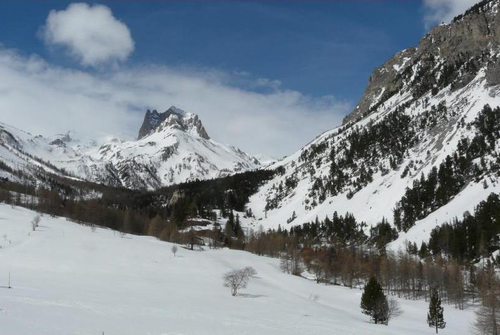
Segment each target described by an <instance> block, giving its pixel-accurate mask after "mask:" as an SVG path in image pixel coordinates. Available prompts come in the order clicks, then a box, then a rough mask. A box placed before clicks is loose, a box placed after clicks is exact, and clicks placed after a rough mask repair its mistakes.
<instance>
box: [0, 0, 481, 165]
mask: <svg viewBox="0 0 500 335" xmlns="http://www.w3.org/2000/svg"><path fill="white" fill-rule="evenodd" d="M475 2H476V1H475V0H423V1H416V0H415V1H390V0H388V1H382V0H357V1H352V0H351V1H348V0H344V1H333V0H332V1H187V2H186V1H184V2H181V1H150V2H148V1H123V2H121V1H105V2H95V1H94V2H68V1H3V2H0V77H1V78H2V81H1V82H0V122H5V123H8V124H10V125H13V126H16V127H18V128H20V129H23V130H26V131H29V132H31V133H32V134H43V135H51V134H55V133H61V132H66V131H68V130H76V131H77V132H79V133H81V134H85V135H88V136H91V137H102V136H105V135H114V136H118V137H123V138H125V139H133V138H134V137H136V136H137V132H138V129H139V127H140V125H141V123H142V119H143V117H144V113H145V111H146V109H157V110H159V111H163V110H166V109H168V108H169V107H170V106H172V105H174V106H176V107H178V108H181V109H183V110H185V111H187V112H192V113H196V114H198V115H199V116H200V119H201V120H202V122H203V124H204V125H205V128H206V129H207V131H208V133H209V135H210V136H211V137H212V138H213V139H215V140H217V141H220V142H224V143H229V144H232V145H235V146H237V147H239V148H241V149H242V150H245V151H247V152H249V153H253V154H256V153H261V154H268V155H271V156H274V157H277V158H279V157H282V156H283V155H287V154H291V153H292V152H294V151H296V150H298V149H300V148H301V147H302V146H303V145H305V144H306V143H308V142H309V141H310V140H312V139H313V138H314V137H316V136H317V135H319V134H320V133H322V132H324V131H326V130H329V129H332V128H334V127H335V126H338V125H339V124H340V123H341V121H342V118H343V117H344V116H345V115H346V114H348V113H349V112H350V111H351V110H352V108H353V107H354V106H355V105H356V103H357V101H358V100H359V98H360V97H361V95H362V94H363V91H364V89H365V88H366V85H367V83H368V78H369V76H370V74H371V72H372V71H373V69H374V68H375V67H376V66H379V65H381V64H383V63H384V62H385V61H386V60H387V59H388V58H390V57H391V56H392V55H393V54H395V53H396V52H398V51H400V50H402V49H404V48H407V47H409V46H413V45H416V44H417V43H418V41H419V39H420V38H421V37H422V36H424V35H425V33H426V32H427V31H428V30H429V29H431V28H432V27H433V26H434V25H436V24H438V23H441V22H449V21H450V20H451V19H452V18H453V17H454V16H456V15H457V14H459V13H461V12H463V11H464V10H465V9H467V8H468V7H470V6H471V5H473V4H474V3H475Z"/></svg>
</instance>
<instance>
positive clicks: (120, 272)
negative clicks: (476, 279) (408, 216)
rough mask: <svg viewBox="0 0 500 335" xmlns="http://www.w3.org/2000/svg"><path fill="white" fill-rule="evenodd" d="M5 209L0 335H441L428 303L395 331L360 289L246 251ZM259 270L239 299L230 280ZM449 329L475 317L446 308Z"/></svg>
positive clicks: (413, 308)
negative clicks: (365, 302) (375, 314)
mask: <svg viewBox="0 0 500 335" xmlns="http://www.w3.org/2000/svg"><path fill="white" fill-rule="evenodd" d="M35 214H36V213H34V212H32V211H30V210H27V209H23V208H19V207H10V206H7V205H4V204H0V244H1V245H2V248H1V249H0V264H1V266H0V285H7V282H8V276H9V273H10V274H11V280H12V281H11V284H12V287H13V289H6V288H0V309H1V311H0V334H11V335H13V334H35V333H36V334H51V335H57V334H102V333H104V334H339V335H340V334H342V335H343V334H399V335H401V334H403V335H404V334H419V335H420V334H434V330H433V329H432V328H429V327H428V326H427V324H426V313H427V303H426V302H424V301H409V300H400V303H401V305H402V308H403V310H404V314H403V315H402V316H401V317H399V318H398V319H396V320H394V321H393V322H391V323H390V325H389V326H383V325H375V324H372V323H370V322H369V320H368V317H367V316H365V315H363V314H361V312H360V308H359V302H360V298H361V291H360V290H357V289H348V288H343V287H338V286H326V285H322V284H321V285H319V284H316V283H315V282H313V281H310V280H307V279H304V278H300V277H295V276H292V275H288V274H284V273H282V272H280V270H279V261H278V260H276V259H271V258H267V257H259V256H256V255H252V254H250V253H247V252H243V251H235V250H227V249H225V250H206V251H188V250H185V249H183V248H180V250H179V252H178V254H177V257H174V256H173V254H172V253H171V251H170V249H171V247H172V244H170V243H166V242H161V241H158V240H156V239H154V238H151V237H139V236H129V235H127V236H126V237H124V238H122V237H120V234H118V233H116V232H114V231H112V230H106V229H97V230H96V231H95V232H92V231H91V229H90V228H89V227H88V226H83V225H78V224H75V223H72V222H70V221H67V220H66V219H64V218H51V217H49V216H43V217H42V221H41V223H40V227H39V228H38V230H37V231H35V232H33V231H31V223H30V221H31V220H32V218H33V217H34V216H35ZM245 266H252V267H254V268H255V269H256V270H257V272H258V274H257V277H256V278H253V279H252V280H251V281H250V284H249V286H248V288H247V289H245V290H242V291H240V293H241V294H240V295H239V296H237V297H232V296H231V295H230V292H229V290H228V289H227V288H224V287H223V286H222V275H223V273H224V272H226V271H228V270H231V269H233V268H241V267H245ZM445 319H446V321H447V327H446V329H444V330H442V331H440V334H467V333H468V332H470V324H471V323H472V321H473V311H472V310H470V309H469V310H466V311H459V310H456V309H454V308H453V307H451V306H447V305H446V306H445Z"/></svg>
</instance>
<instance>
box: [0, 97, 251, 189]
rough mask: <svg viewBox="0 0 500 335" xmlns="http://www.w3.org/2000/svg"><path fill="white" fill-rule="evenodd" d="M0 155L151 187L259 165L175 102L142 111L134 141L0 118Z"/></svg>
mask: <svg viewBox="0 0 500 335" xmlns="http://www.w3.org/2000/svg"><path fill="white" fill-rule="evenodd" d="M0 158H1V160H2V161H3V162H4V164H7V165H8V166H11V167H13V168H15V169H19V168H20V167H21V168H23V169H34V168H42V169H45V170H47V171H49V172H53V173H57V174H67V175H70V176H73V177H75V178H80V179H84V180H89V181H93V182H99V183H104V184H107V185H110V186H123V187H127V188H133V189H157V188H159V187H162V186H167V185H171V184H176V183H182V182H186V181H191V180H196V179H209V178H217V177H221V176H226V175H230V174H233V173H236V172H243V171H246V170H250V169H256V168H258V167H259V166H260V163H259V161H258V160H257V159H256V158H255V157H253V156H251V155H248V154H246V153H244V152H243V151H241V150H239V149H237V148H235V147H233V146H229V145H225V144H221V143H218V142H216V141H214V140H212V139H210V137H209V136H208V134H207V132H206V130H205V128H204V127H203V124H202V123H201V121H200V120H199V118H198V116H197V115H195V114H191V113H186V112H184V111H182V110H180V109H178V108H175V107H171V108H169V109H168V110H167V111H166V112H163V113H158V112H157V111H147V113H146V115H145V117H144V122H143V125H142V126H141V128H140V130H139V136H138V139H137V140H136V141H124V140H121V139H117V138H113V139H109V140H106V141H104V143H98V142H97V141H93V140H90V141H82V140H78V139H76V138H74V134H71V133H68V134H63V135H57V136H53V137H48V138H47V137H43V136H32V135H31V134H29V133H26V132H23V131H21V130H19V129H16V128H14V127H11V126H8V125H6V124H2V123H0ZM3 174H6V173H5V172H3ZM10 177H11V178H15V177H14V176H10Z"/></svg>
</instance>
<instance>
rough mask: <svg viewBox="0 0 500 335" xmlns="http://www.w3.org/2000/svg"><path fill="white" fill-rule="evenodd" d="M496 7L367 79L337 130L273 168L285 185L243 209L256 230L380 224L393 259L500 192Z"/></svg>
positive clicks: (435, 32)
mask: <svg viewBox="0 0 500 335" xmlns="http://www.w3.org/2000/svg"><path fill="white" fill-rule="evenodd" d="M499 6H500V1H499V0H489V1H483V2H481V3H480V4H478V5H476V6H474V7H472V8H471V9H470V10H468V11H467V12H466V13H464V14H463V15H460V16H459V17H457V18H455V20H454V21H453V22H452V23H450V24H448V25H440V26H437V27H435V28H434V29H432V30H431V31H430V32H429V33H428V34H427V35H426V36H425V37H424V38H423V39H422V40H421V41H420V43H419V45H418V47H414V48H409V49H406V50H403V51H401V52H399V53H397V54H396V55H394V56H393V57H392V58H391V59H389V60H388V61H387V62H386V63H385V64H383V65H382V66H380V67H379V68H377V69H375V71H374V72H373V74H372V75H371V76H370V80H369V84H368V87H367V89H366V91H365V94H364V96H363V97H362V98H361V100H360V102H359V103H358V105H357V106H356V108H355V109H354V110H353V111H352V113H351V114H349V115H348V116H346V118H345V119H344V123H343V125H342V126H340V127H338V128H336V129H333V130H331V131H328V132H326V133H324V134H322V135H320V136H318V137H317V138H316V139H314V140H313V141H312V142H310V143H309V144H308V145H306V146H305V147H304V148H302V149H301V150H299V151H298V152H296V153H294V154H293V155H291V156H289V157H287V158H285V159H283V160H281V161H279V162H277V163H275V164H273V165H271V166H270V167H269V168H270V169H273V168H279V169H280V171H281V174H279V175H276V177H275V178H274V179H272V180H271V181H269V182H266V184H265V185H264V186H262V187H261V188H260V190H259V192H258V193H257V194H255V195H254V196H253V197H252V198H251V201H250V203H249V205H248V207H249V208H250V209H251V210H252V212H253V213H254V214H255V215H256V218H257V220H259V221H258V222H259V223H261V224H262V225H263V226H264V227H265V228H270V227H275V228H276V227H277V226H278V225H281V226H282V227H284V228H287V227H291V226H293V225H299V224H302V223H305V222H310V221H314V220H315V219H316V218H319V219H320V220H323V219H325V217H326V216H329V217H330V218H331V217H332V215H333V213H334V212H335V211H337V212H338V213H339V214H342V215H343V214H345V213H346V212H350V213H353V214H354V216H355V217H356V218H357V219H358V220H361V221H365V222H367V223H368V227H370V226H371V225H374V224H376V223H378V222H381V221H382V219H383V218H385V219H387V220H388V221H389V222H390V223H392V224H393V225H395V226H396V227H397V228H398V229H399V230H400V234H399V239H398V241H396V242H394V243H393V247H395V248H396V247H399V246H402V245H403V242H404V241H405V240H409V241H414V242H416V243H417V245H420V242H421V241H422V240H426V241H427V240H428V238H429V234H430V232H431V230H432V228H433V227H435V226H436V225H437V224H442V223H444V222H445V221H449V220H452V219H453V218H454V217H455V216H457V217H459V218H460V217H462V214H463V213H464V211H466V210H468V211H471V212H472V210H473V208H474V207H475V206H476V205H477V204H478V203H479V202H480V201H481V200H485V199H486V197H487V196H488V195H489V194H490V193H491V192H499V191H500V177H499V175H500V158H499V157H500V149H499V147H500V143H499V140H500V109H497V108H496V107H498V106H500V18H499V14H498V9H499ZM486 105H489V106H486ZM485 106H486V107H485Z"/></svg>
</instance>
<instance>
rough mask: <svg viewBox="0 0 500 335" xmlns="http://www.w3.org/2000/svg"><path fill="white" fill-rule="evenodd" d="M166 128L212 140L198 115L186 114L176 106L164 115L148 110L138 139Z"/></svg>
mask: <svg viewBox="0 0 500 335" xmlns="http://www.w3.org/2000/svg"><path fill="white" fill-rule="evenodd" d="M166 127H172V128H176V129H180V130H182V131H184V132H190V133H191V134H197V135H198V136H200V137H201V138H204V139H206V140H209V139H210V137H209V136H208V134H207V131H206V130H205V128H204V127H203V124H202V123H201V121H200V119H199V118H198V115H196V114H192V113H186V112H185V111H183V110H182V109H179V108H176V107H174V106H172V107H170V108H169V109H168V110H166V111H165V112H163V113H158V111H156V110H153V111H150V110H148V111H147V112H146V115H145V116H144V122H143V123H142V126H141V128H140V129H139V135H138V137H137V139H138V140H140V139H141V138H143V137H145V136H147V135H149V134H151V132H153V131H156V130H158V129H163V128H166Z"/></svg>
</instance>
